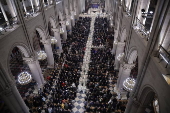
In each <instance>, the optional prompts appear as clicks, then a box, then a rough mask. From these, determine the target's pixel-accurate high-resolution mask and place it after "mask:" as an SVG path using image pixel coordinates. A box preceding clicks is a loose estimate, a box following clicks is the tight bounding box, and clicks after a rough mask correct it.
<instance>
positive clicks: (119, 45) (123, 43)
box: [117, 42, 125, 47]
mask: <svg viewBox="0 0 170 113" xmlns="http://www.w3.org/2000/svg"><path fill="white" fill-rule="evenodd" d="M117 45H118V47H124V46H125V42H118V43H117Z"/></svg>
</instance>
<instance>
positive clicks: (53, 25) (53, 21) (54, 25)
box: [49, 16, 56, 28]
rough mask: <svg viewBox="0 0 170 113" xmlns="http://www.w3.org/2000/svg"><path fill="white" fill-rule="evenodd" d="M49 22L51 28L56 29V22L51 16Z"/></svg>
mask: <svg viewBox="0 0 170 113" xmlns="http://www.w3.org/2000/svg"><path fill="white" fill-rule="evenodd" d="M49 22H50V23H51V26H52V28H56V21H55V19H54V18H53V17H52V16H51V17H50V18H49Z"/></svg>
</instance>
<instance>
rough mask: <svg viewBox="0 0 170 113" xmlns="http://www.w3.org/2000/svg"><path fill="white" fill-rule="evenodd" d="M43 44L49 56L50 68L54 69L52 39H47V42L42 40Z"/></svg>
mask: <svg viewBox="0 0 170 113" xmlns="http://www.w3.org/2000/svg"><path fill="white" fill-rule="evenodd" d="M41 42H42V43H43V44H44V48H45V52H46V54H47V61H48V67H49V68H53V67H54V57H53V51H52V48H51V41H50V39H47V40H41Z"/></svg>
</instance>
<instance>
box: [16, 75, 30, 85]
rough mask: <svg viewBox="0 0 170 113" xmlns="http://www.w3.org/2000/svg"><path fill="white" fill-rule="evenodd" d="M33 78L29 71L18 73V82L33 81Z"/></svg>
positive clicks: (22, 83)
mask: <svg viewBox="0 0 170 113" xmlns="http://www.w3.org/2000/svg"><path fill="white" fill-rule="evenodd" d="M31 80H32V77H31V75H30V74H29V73H28V72H22V73H20V74H19V75H18V82H19V83H20V84H21V85H25V84H28V83H30V82H31Z"/></svg>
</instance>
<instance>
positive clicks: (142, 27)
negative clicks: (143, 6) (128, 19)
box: [133, 17, 150, 41]
mask: <svg viewBox="0 0 170 113" xmlns="http://www.w3.org/2000/svg"><path fill="white" fill-rule="evenodd" d="M133 27H134V29H135V30H136V31H137V32H138V33H139V34H140V35H141V36H142V37H143V38H145V39H146V40H147V41H148V39H149V36H150V32H149V30H148V29H146V27H145V25H143V23H142V22H141V21H140V20H139V19H138V18H137V17H136V18H135V21H134V25H133Z"/></svg>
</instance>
